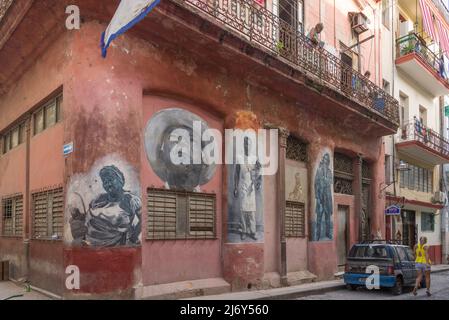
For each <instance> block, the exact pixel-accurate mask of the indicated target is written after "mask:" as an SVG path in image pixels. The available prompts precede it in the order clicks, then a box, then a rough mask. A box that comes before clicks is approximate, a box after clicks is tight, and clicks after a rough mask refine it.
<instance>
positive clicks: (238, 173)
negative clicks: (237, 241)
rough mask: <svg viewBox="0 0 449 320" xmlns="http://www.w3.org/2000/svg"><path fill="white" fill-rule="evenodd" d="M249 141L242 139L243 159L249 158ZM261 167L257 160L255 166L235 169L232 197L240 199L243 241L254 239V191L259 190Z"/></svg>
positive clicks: (247, 165) (238, 166)
mask: <svg viewBox="0 0 449 320" xmlns="http://www.w3.org/2000/svg"><path fill="white" fill-rule="evenodd" d="M249 143H250V142H249V139H248V137H245V139H244V152H245V157H248V156H249ZM242 162H243V161H242ZM260 169H261V165H260V163H259V161H258V160H257V161H256V163H255V164H249V163H243V164H237V165H236V167H235V173H234V174H235V177H234V196H235V197H236V198H240V199H239V200H240V202H239V204H240V237H241V240H245V239H246V237H247V236H248V237H250V238H251V239H253V240H257V237H256V211H257V209H256V208H257V205H256V191H258V190H260V187H261V182H262V176H261V174H260Z"/></svg>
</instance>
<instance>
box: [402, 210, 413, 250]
mask: <svg viewBox="0 0 449 320" xmlns="http://www.w3.org/2000/svg"><path fill="white" fill-rule="evenodd" d="M415 216H416V212H415V211H412V210H403V213H402V243H403V244H404V245H406V246H410V247H411V248H413V246H414V245H415V244H416V223H415Z"/></svg>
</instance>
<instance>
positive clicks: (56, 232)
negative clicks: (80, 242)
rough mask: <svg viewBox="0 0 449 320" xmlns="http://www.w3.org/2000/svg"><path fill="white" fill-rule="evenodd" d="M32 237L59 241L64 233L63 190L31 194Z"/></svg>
mask: <svg viewBox="0 0 449 320" xmlns="http://www.w3.org/2000/svg"><path fill="white" fill-rule="evenodd" d="M32 210H33V237H34V238H35V239H53V240H57V239H61V238H62V235H63V231H64V224H63V212H64V195H63V189H62V188H58V189H53V190H48V191H43V192H37V193H33V195H32Z"/></svg>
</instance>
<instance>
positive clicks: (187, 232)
mask: <svg viewBox="0 0 449 320" xmlns="http://www.w3.org/2000/svg"><path fill="white" fill-rule="evenodd" d="M147 209H148V225H147V239H159V240H162V239H213V238H215V235H216V228H215V219H216V195H215V194H207V193H193V192H177V191H172V190H163V189H148V203H147Z"/></svg>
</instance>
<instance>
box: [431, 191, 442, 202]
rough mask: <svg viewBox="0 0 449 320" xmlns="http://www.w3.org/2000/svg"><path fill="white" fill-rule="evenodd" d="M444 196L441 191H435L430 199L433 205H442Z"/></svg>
mask: <svg viewBox="0 0 449 320" xmlns="http://www.w3.org/2000/svg"><path fill="white" fill-rule="evenodd" d="M444 198H445V194H444V192H441V191H436V192H435V194H434V195H433V197H432V202H433V203H444V200H445V199H444Z"/></svg>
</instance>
